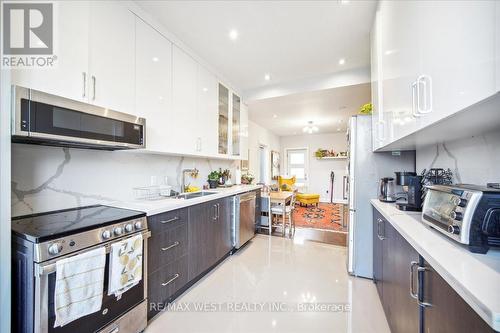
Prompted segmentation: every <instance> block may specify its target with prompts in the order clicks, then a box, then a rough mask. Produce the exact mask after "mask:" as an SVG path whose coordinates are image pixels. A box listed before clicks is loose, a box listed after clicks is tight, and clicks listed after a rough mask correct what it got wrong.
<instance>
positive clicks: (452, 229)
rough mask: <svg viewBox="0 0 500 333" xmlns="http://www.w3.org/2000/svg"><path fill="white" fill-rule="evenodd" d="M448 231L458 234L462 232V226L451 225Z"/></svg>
mask: <svg viewBox="0 0 500 333" xmlns="http://www.w3.org/2000/svg"><path fill="white" fill-rule="evenodd" d="M448 232H449V233H450V234H454V235H458V234H459V233H460V227H459V226H458V225H449V226H448Z"/></svg>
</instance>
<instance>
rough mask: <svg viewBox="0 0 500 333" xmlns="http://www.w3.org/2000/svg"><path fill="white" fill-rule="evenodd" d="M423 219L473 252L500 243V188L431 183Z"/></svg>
mask: <svg viewBox="0 0 500 333" xmlns="http://www.w3.org/2000/svg"><path fill="white" fill-rule="evenodd" d="M427 189H428V190H427V194H426V196H425V200H424V206H423V208H422V221H423V222H424V223H425V224H428V225H429V226H431V227H432V228H434V229H436V230H438V231H440V232H441V233H443V234H445V235H447V236H448V237H450V238H452V239H454V240H455V241H457V242H460V243H462V244H466V245H468V247H469V250H470V251H471V252H475V253H486V252H488V249H489V247H490V246H500V190H498V189H494V188H489V187H481V186H476V185H469V184H459V185H430V186H427Z"/></svg>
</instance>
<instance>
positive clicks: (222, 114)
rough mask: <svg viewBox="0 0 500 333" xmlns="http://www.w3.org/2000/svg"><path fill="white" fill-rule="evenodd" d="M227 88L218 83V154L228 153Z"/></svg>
mask: <svg viewBox="0 0 500 333" xmlns="http://www.w3.org/2000/svg"><path fill="white" fill-rule="evenodd" d="M228 141H229V89H227V88H226V87H224V86H223V85H222V84H220V83H219V154H227V153H228Z"/></svg>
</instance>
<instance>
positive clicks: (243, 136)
mask: <svg viewBox="0 0 500 333" xmlns="http://www.w3.org/2000/svg"><path fill="white" fill-rule="evenodd" d="M240 156H241V159H242V160H246V161H248V106H247V105H246V104H245V103H241V110H240Z"/></svg>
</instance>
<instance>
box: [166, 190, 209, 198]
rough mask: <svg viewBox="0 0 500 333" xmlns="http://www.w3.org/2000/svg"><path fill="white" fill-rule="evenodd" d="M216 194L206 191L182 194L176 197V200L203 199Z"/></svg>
mask: <svg viewBox="0 0 500 333" xmlns="http://www.w3.org/2000/svg"><path fill="white" fill-rule="evenodd" d="M216 193H217V192H208V191H201V192H193V193H183V194H179V195H177V196H176V198H177V199H194V198H199V197H204V196H207V195H211V194H216Z"/></svg>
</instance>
